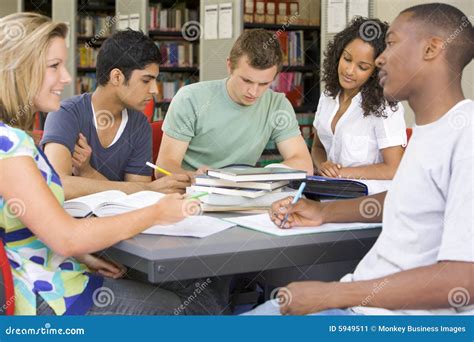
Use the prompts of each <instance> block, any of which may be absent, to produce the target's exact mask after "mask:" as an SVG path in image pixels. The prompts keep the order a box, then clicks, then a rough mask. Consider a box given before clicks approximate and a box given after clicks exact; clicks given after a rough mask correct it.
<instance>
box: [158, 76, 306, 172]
mask: <svg viewBox="0 0 474 342" xmlns="http://www.w3.org/2000/svg"><path fill="white" fill-rule="evenodd" d="M226 81H227V79H223V80H217V81H205V82H199V83H194V84H191V85H188V86H185V87H183V88H181V89H180V90H179V91H178V93H177V94H176V95H175V96H174V98H173V101H172V102H171V105H170V107H169V110H168V113H167V114H166V118H165V122H164V125H163V131H164V132H165V133H166V134H167V135H168V136H170V137H172V138H174V139H177V140H180V141H185V142H189V147H188V150H187V151H186V154H185V156H184V159H183V163H182V167H183V168H184V169H187V170H193V169H194V170H195V169H197V168H199V167H200V166H202V165H208V166H210V167H213V168H221V167H224V166H227V165H230V164H249V165H255V164H256V163H257V161H258V159H259V158H260V156H261V155H262V152H263V150H264V149H265V146H266V145H267V143H268V141H270V140H272V141H274V142H275V143H277V144H278V143H280V142H282V141H284V140H287V139H289V138H292V137H295V136H298V135H300V134H301V133H300V130H299V126H298V122H297V120H296V115H295V111H294V110H293V107H292V106H291V104H290V102H289V101H288V100H287V99H286V97H285V95H284V94H282V93H276V92H274V91H272V90H270V89H269V90H267V91H266V92H265V93H264V94H263V95H262V96H261V97H260V98H259V99H258V100H257V102H256V103H254V104H253V105H251V106H242V105H239V104H237V103H235V102H234V101H233V100H232V99H231V98H230V96H229V94H228V93H227V89H226Z"/></svg>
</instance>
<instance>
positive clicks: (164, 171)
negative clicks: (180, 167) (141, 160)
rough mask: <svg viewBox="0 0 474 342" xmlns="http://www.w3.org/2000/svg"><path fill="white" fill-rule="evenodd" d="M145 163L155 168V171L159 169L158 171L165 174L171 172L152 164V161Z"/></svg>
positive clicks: (169, 174) (168, 174)
mask: <svg viewBox="0 0 474 342" xmlns="http://www.w3.org/2000/svg"><path fill="white" fill-rule="evenodd" d="M146 165H147V166H149V167H151V168H152V169H155V170H157V171H159V172H161V173H163V174H165V175H167V176H171V172H169V171H166V170H165V169H162V168H161V167H159V166H156V165H155V164H152V163H150V162H146Z"/></svg>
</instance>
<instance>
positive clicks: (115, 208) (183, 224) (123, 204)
mask: <svg viewBox="0 0 474 342" xmlns="http://www.w3.org/2000/svg"><path fill="white" fill-rule="evenodd" d="M164 196H165V195H164V194H162V193H160V192H154V191H140V192H136V193H134V194H131V195H127V194H125V193H124V192H122V191H117V190H109V191H103V192H99V193H96V194H92V195H88V196H83V197H78V198H75V199H72V200H69V201H66V202H65V203H64V209H65V210H66V211H67V212H68V213H69V214H70V215H71V216H74V217H86V216H89V215H92V214H94V215H96V216H112V215H117V214H123V213H126V212H128V211H132V210H135V209H140V208H144V207H146V206H149V205H152V204H155V203H156V202H158V201H159V200H160V199H161V198H162V197H164ZM233 226H235V223H231V222H226V221H223V220H221V219H218V218H215V217H209V216H190V217H187V218H185V219H184V220H182V221H180V222H177V223H174V224H170V225H155V226H152V227H150V228H148V229H147V230H145V231H143V232H142V233H143V234H152V235H170V236H188V237H197V238H203V237H206V236H209V235H211V234H215V233H218V232H221V231H223V230H226V229H228V228H231V227H233Z"/></svg>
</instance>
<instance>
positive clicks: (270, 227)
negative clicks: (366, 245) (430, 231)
mask: <svg viewBox="0 0 474 342" xmlns="http://www.w3.org/2000/svg"><path fill="white" fill-rule="evenodd" d="M225 220H226V221H229V222H232V223H235V224H238V225H239V226H242V227H246V228H250V229H254V230H258V231H260V232H263V233H267V234H272V235H278V236H289V235H302V234H312V233H327V232H336V231H345V230H354V229H366V228H375V227H381V226H382V224H381V223H326V224H322V225H320V226H318V227H298V228H291V229H281V228H278V227H277V226H276V225H275V224H274V223H273V222H272V221H271V220H270V217H269V216H268V214H260V215H249V216H239V217H231V218H226V219H225Z"/></svg>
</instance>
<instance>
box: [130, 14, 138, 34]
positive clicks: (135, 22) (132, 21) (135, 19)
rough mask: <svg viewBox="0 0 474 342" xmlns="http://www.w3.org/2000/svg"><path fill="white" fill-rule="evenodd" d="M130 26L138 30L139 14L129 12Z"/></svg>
mask: <svg viewBox="0 0 474 342" xmlns="http://www.w3.org/2000/svg"><path fill="white" fill-rule="evenodd" d="M130 28H131V29H132V30H134V31H138V30H140V14H138V13H133V14H130Z"/></svg>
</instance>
